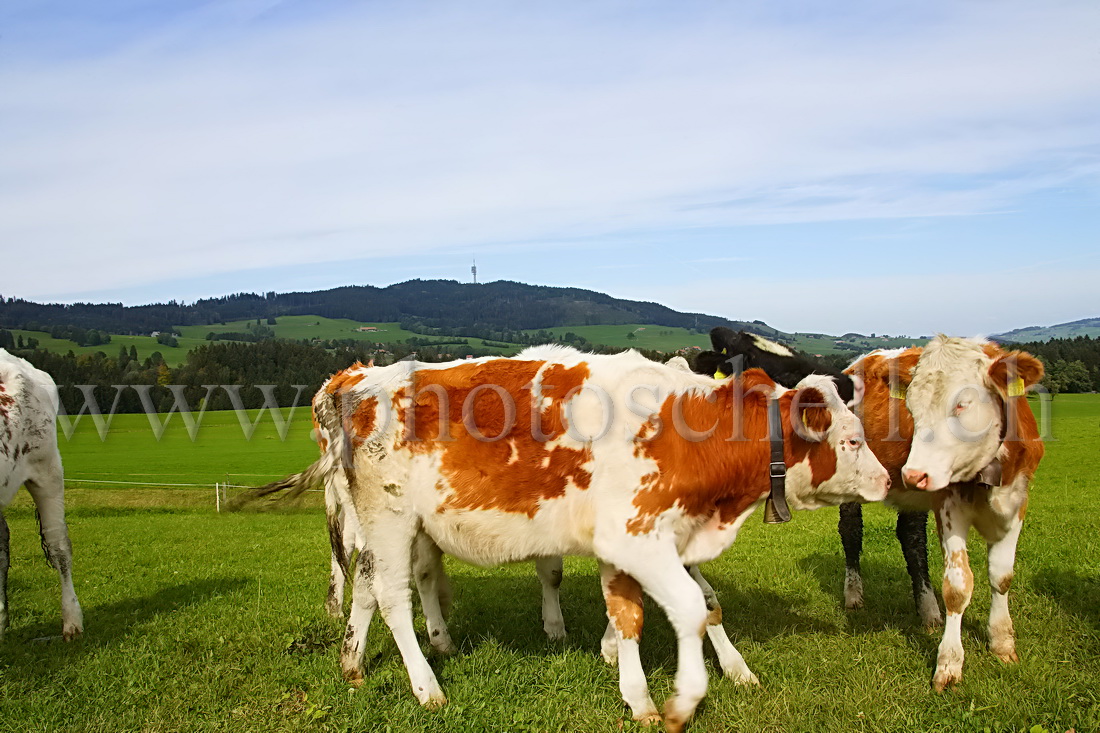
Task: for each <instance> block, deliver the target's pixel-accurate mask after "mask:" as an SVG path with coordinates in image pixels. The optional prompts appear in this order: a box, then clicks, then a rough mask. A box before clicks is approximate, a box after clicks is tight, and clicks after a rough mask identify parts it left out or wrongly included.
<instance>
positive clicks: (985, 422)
mask: <svg viewBox="0 0 1100 733" xmlns="http://www.w3.org/2000/svg"><path fill="white" fill-rule="evenodd" d="M1042 377H1043V365H1042V363H1041V362H1039V361H1038V360H1037V359H1036V358H1035V357H1033V356H1031V355H1030V354H1027V353H1024V352H1020V351H1011V352H1006V351H1004V350H1002V349H1001V348H1000V347H999V346H997V345H996V344H993V343H989V342H986V341H981V340H976V339H960V338H948V337H946V336H938V337H936V338H935V339H933V340H932V341H931V342H929V343H928V345H927V346H926V347H925V348H924V351H923V353H921V355H920V359H919V360H918V361H917V363H916V366H915V367H914V368H913V370H912V381H911V382H910V383H909V386H908V389H907V390H906V398H905V401H906V404H907V405H908V407H909V412H910V413H911V414H912V416H913V435H914V439H913V443H912V449H911V450H910V451H909V454H908V459H907V460H906V462H905V465H904V468H903V470H902V476H903V478H904V480H905V482H906V483H907V484H908V485H910V486H912V487H914V488H916V489H919V490H920V491H922V492H927V493H925V496H926V497H927V498H928V499H929V501H930V502H931V506H932V510H933V511H934V512H935V514H936V528H937V530H938V531H939V535H940V544H941V546H942V547H943V558H944V559H943V562H944V576H943V599H944V606H945V608H946V610H947V620H946V622H945V625H944V634H943V639H942V641H941V642H940V648H939V655H938V658H937V660H936V673H935V676H934V677H933V680H932V683H933V686H934V687H935V688H936V689H937V690H943V689H944V688H945V687H947V686H948V685H951V684H954V683H956V682H958V681H959V680H960V679H961V678H962V665H963V648H962V639H961V630H962V615H963V612H964V611H965V610H966V607H967V606H968V605H969V604H970V596H971V593H972V591H973V589H974V574H973V572H971V570H970V560H969V557H968V555H967V552H966V540H967V535H968V533H969V531H970V528H971V527H973V528H974V529H976V530H978V532H979V533H980V534H981V535H982V537H983V538H984V539H985V541H986V544H987V546H988V548H989V549H988V571H989V572H988V575H989V586H990V590H991V599H990V609H989V645H990V648H991V649H992V651H993V653H994V654H996V655H997V656H998V657H999V658H1000V659H1001V660H1003V661H1005V662H1015V661H1017V659H1018V658H1017V656H1016V636H1015V632H1014V630H1013V627H1012V619H1011V617H1010V616H1009V612H1008V590H1009V587H1010V586H1011V584H1012V576H1013V568H1014V565H1015V559H1016V543H1017V541H1018V540H1019V537H1020V529H1021V527H1022V526H1023V522H1024V515H1025V513H1026V511H1027V501H1028V485H1029V484H1030V482H1031V479H1032V477H1033V476H1034V475H1035V470H1036V468H1038V466H1039V461H1040V460H1041V459H1042V457H1043V443H1042V439H1041V437H1040V435H1039V430H1038V426H1037V425H1036V423H1035V417H1034V415H1033V414H1032V412H1031V408H1030V407H1029V406H1028V404H1027V400H1026V398H1025V397H1024V395H1025V393H1026V392H1027V390H1028V388H1030V387H1032V386H1033V385H1035V384H1037V383H1038V382H1039V380H1040V379H1042Z"/></svg>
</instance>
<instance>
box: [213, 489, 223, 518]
mask: <svg viewBox="0 0 1100 733" xmlns="http://www.w3.org/2000/svg"><path fill="white" fill-rule="evenodd" d="M214 510H215V511H216V512H218V513H219V514H220V513H221V510H222V485H221V484H220V483H218V482H214Z"/></svg>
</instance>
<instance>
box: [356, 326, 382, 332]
mask: <svg viewBox="0 0 1100 733" xmlns="http://www.w3.org/2000/svg"><path fill="white" fill-rule="evenodd" d="M355 330H356V331H366V332H370V331H377V330H378V326H360V327H359V328H357V329H355Z"/></svg>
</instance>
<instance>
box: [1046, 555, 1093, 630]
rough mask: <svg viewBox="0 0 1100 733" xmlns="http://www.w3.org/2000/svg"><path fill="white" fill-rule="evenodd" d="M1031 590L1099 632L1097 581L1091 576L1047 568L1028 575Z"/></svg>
mask: <svg viewBox="0 0 1100 733" xmlns="http://www.w3.org/2000/svg"><path fill="white" fill-rule="evenodd" d="M1031 589H1032V590H1034V591H1035V592H1036V593H1039V594H1041V595H1044V596H1046V597H1047V598H1050V599H1051V600H1052V601H1054V602H1055V603H1057V604H1058V605H1059V606H1061V607H1062V610H1063V611H1065V612H1066V613H1068V614H1070V615H1071V616H1074V617H1076V618H1079V619H1081V620H1083V621H1085V622H1086V623H1088V624H1090V625H1091V626H1092V627H1093V628H1094V629H1098V630H1100V578H1097V577H1096V576H1095V575H1087V574H1083V573H1078V572H1074V571H1073V570H1063V569H1060V568H1053V567H1049V566H1047V567H1044V568H1042V569H1040V570H1039V571H1038V572H1037V573H1035V575H1034V576H1032V578H1031Z"/></svg>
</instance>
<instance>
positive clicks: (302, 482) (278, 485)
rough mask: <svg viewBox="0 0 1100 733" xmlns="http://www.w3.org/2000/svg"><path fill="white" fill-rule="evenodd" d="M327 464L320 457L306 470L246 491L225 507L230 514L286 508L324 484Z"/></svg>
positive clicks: (324, 459)
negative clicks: (307, 492) (245, 510)
mask: <svg viewBox="0 0 1100 733" xmlns="http://www.w3.org/2000/svg"><path fill="white" fill-rule="evenodd" d="M328 463H329V459H328V458H327V456H324V455H322V456H321V457H320V458H318V459H317V460H316V461H315V462H314V463H313V464H311V465H310V466H309V468H307V469H306V470H304V471H301V472H299V473H294V474H291V475H290V476H287V477H286V478H282V479H279V480H278V481H272V482H271V483H269V484H265V485H263V486H257V487H255V488H252V489H246V490H245V491H242V492H241V493H240V494H238V495H237V496H234V497H233V498H232V499H230V500H229V502H228V503H227V504H226V506H227V508H228V509H229V511H231V512H236V511H240V510H241V509H245V508H254V509H271V508H274V507H277V506H286V505H287V503H288V502H291V501H293V500H295V499H297V498H299V497H301V495H302V494H304V493H305V492H306V491H308V490H309V489H312V488H313V487H315V486H318V485H320V484H323V483H324V480H325V474H326V473H327V471H328Z"/></svg>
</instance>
